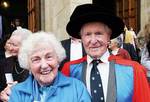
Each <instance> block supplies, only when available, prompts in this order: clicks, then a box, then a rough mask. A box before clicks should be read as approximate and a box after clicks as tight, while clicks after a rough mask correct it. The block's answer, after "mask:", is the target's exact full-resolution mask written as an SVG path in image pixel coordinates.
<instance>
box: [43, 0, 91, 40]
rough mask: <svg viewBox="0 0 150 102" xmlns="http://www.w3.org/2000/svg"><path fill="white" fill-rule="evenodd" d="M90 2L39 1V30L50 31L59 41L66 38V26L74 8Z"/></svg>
mask: <svg viewBox="0 0 150 102" xmlns="http://www.w3.org/2000/svg"><path fill="white" fill-rule="evenodd" d="M84 3H92V0H41V28H42V30H44V31H51V32H54V33H55V34H56V36H57V37H58V38H59V39H60V40H63V39H66V38H68V37H69V36H68V34H67V32H66V25H67V22H68V21H69V18H70V15H71V13H72V11H73V10H74V8H75V7H76V6H77V5H79V4H84Z"/></svg>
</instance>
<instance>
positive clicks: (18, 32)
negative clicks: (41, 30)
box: [11, 27, 32, 41]
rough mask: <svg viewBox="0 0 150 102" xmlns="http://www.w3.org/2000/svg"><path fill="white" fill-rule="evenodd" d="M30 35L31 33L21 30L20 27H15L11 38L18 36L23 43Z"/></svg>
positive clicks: (24, 29)
mask: <svg viewBox="0 0 150 102" xmlns="http://www.w3.org/2000/svg"><path fill="white" fill-rule="evenodd" d="M31 34H32V32H31V31H30V30H28V29H26V28H22V27H17V29H16V30H14V31H13V32H12V35H11V37H12V36H20V37H21V41H23V40H25V39H26V38H27V37H28V36H29V35H31Z"/></svg>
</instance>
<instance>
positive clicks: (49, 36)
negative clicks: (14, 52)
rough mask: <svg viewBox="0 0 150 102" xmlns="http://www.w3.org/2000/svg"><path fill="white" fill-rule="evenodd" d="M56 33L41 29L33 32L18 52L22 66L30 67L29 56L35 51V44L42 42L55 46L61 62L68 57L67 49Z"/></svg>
mask: <svg viewBox="0 0 150 102" xmlns="http://www.w3.org/2000/svg"><path fill="white" fill-rule="evenodd" d="M54 35H55V34H53V33H51V32H49V33H46V32H42V31H41V32H36V33H33V34H32V35H30V36H29V37H28V38H27V39H26V40H24V41H23V43H22V46H21V47H20V50H19V54H18V60H19V64H20V66H21V67H22V68H24V69H28V70H29V69H30V68H29V63H28V57H29V55H30V54H31V53H32V52H33V50H34V48H35V45H37V44H40V43H44V44H47V45H50V46H52V47H53V48H54V50H55V51H56V54H57V56H58V60H59V63H60V62H61V61H62V60H64V59H65V58H66V53H65V49H64V48H63V47H62V45H61V43H60V42H59V40H58V39H57V38H56V37H55V36H54Z"/></svg>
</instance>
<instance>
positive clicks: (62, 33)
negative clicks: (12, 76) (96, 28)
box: [41, 0, 150, 40]
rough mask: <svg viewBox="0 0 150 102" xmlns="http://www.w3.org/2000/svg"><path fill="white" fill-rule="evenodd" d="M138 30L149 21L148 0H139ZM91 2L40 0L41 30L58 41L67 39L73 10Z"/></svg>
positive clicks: (83, 0) (149, 2) (79, 0)
mask: <svg viewBox="0 0 150 102" xmlns="http://www.w3.org/2000/svg"><path fill="white" fill-rule="evenodd" d="M140 2H141V9H140V28H142V27H143V26H144V25H145V23H146V22H148V20H150V0H141V1H140ZM84 3H92V0H41V29H42V30H44V31H51V32H54V33H55V34H56V36H57V37H58V38H59V39H60V40H63V39H66V38H68V34H67V32H66V25H67V22H68V20H69V17H70V15H71V13H72V11H73V10H74V8H75V7H76V6H77V5H79V4H84Z"/></svg>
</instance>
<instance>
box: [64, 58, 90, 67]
mask: <svg viewBox="0 0 150 102" xmlns="http://www.w3.org/2000/svg"><path fill="white" fill-rule="evenodd" d="M85 61H87V56H84V57H82V58H80V59H77V60H73V61H69V62H67V63H66V64H69V65H72V64H79V63H83V62H85Z"/></svg>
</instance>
